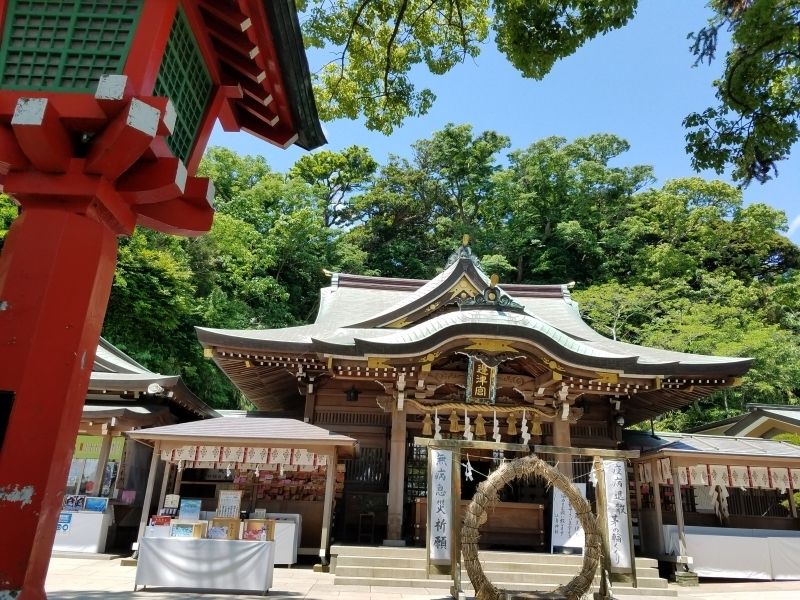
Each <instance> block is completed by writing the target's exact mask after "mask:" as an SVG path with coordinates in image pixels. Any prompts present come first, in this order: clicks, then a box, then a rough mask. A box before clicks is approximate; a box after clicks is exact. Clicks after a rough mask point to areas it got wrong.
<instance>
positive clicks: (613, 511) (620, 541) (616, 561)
mask: <svg viewBox="0 0 800 600" xmlns="http://www.w3.org/2000/svg"><path fill="white" fill-rule="evenodd" d="M603 472H604V475H605V484H606V523H607V527H608V548H609V555H610V559H611V569H612V570H614V571H615V572H618V573H619V572H629V571H630V570H631V529H630V527H631V521H630V513H629V512H628V477H627V472H626V470H625V461H623V460H603Z"/></svg>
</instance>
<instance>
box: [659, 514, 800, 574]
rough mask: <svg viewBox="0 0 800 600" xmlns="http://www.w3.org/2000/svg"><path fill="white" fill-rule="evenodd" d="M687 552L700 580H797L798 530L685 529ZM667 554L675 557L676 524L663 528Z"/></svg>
mask: <svg viewBox="0 0 800 600" xmlns="http://www.w3.org/2000/svg"><path fill="white" fill-rule="evenodd" d="M684 533H685V535H686V552H687V554H688V555H689V556H691V557H692V560H693V561H694V562H693V564H692V570H693V571H694V572H695V573H697V574H698V575H699V576H700V577H718V578H730V579H800V531H791V530H780V529H742V528H733V527H699V526H687V527H685V528H684ZM664 543H665V546H666V552H667V554H671V555H678V554H680V552H679V540H678V528H677V526H676V525H664Z"/></svg>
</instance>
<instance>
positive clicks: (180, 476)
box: [172, 469, 183, 494]
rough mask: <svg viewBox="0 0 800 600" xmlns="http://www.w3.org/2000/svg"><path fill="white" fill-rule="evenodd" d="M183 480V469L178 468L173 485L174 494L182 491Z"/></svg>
mask: <svg viewBox="0 0 800 600" xmlns="http://www.w3.org/2000/svg"><path fill="white" fill-rule="evenodd" d="M181 482H183V469H178V470H177V471H176V472H175V483H174V484H173V486H172V493H173V494H180V493H181Z"/></svg>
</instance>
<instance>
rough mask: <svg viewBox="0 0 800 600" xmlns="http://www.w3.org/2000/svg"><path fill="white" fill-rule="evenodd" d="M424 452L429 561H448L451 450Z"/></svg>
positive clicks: (441, 563)
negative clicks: (425, 459) (426, 453)
mask: <svg viewBox="0 0 800 600" xmlns="http://www.w3.org/2000/svg"><path fill="white" fill-rule="evenodd" d="M428 456H429V457H430V459H429V460H430V464H429V466H428V472H429V473H430V485H429V486H428V491H429V493H428V511H429V514H428V552H429V553H430V554H429V557H430V562H431V564H435V565H449V564H450V562H451V550H452V544H453V453H452V451H450V450H439V449H435V448H431V449H430V451H429V453H428Z"/></svg>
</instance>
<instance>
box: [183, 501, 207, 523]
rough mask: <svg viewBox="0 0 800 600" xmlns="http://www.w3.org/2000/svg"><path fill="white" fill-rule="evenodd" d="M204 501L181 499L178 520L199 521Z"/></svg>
mask: <svg viewBox="0 0 800 600" xmlns="http://www.w3.org/2000/svg"><path fill="white" fill-rule="evenodd" d="M201 504H202V501H201V500H199V499H194V498H181V507H180V510H179V512H178V518H179V519H180V520H181V521H199V520H200V506H201Z"/></svg>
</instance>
